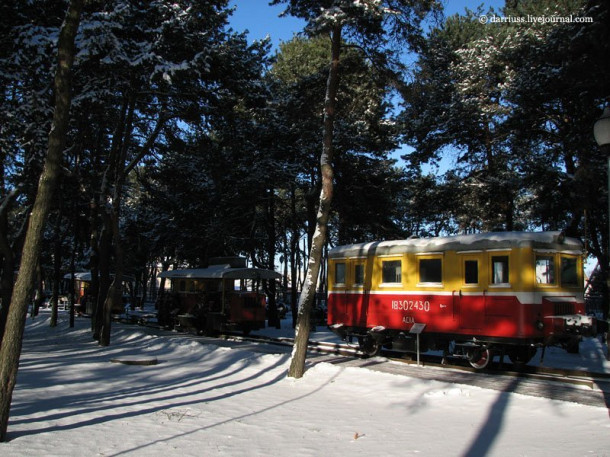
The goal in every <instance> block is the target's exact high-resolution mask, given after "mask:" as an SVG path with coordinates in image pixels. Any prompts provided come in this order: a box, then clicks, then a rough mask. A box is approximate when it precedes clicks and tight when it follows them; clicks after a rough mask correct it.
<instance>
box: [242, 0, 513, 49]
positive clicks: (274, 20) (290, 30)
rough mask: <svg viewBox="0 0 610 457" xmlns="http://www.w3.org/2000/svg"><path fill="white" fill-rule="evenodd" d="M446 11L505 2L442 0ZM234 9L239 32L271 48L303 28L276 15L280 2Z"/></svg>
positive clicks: (248, 2) (250, 1)
mask: <svg viewBox="0 0 610 457" xmlns="http://www.w3.org/2000/svg"><path fill="white" fill-rule="evenodd" d="M443 3H444V5H445V14H446V15H448V16H449V15H452V14H455V13H463V12H464V11H465V9H466V8H468V9H471V10H476V9H477V7H478V6H479V5H483V9H484V11H487V10H488V7H490V6H493V7H494V8H495V9H496V11H498V9H499V8H500V7H502V6H503V5H504V0H487V1H483V0H444V1H443ZM231 5H232V6H235V8H236V9H235V12H234V13H233V16H232V17H231V26H232V27H233V29H235V30H236V31H238V32H242V31H244V30H248V32H249V33H248V38H249V39H250V40H251V41H253V40H260V39H262V38H265V36H267V35H269V36H270V37H271V41H272V43H273V46H274V47H277V45H278V44H279V43H280V41H288V40H290V39H291V38H292V36H293V35H294V34H295V33H297V32H299V31H301V30H302V29H303V25H304V23H303V21H301V20H300V19H296V18H294V17H291V16H286V17H282V18H280V17H278V16H279V14H280V13H281V12H282V11H283V10H284V6H283V5H278V6H269V0H233V1H231Z"/></svg>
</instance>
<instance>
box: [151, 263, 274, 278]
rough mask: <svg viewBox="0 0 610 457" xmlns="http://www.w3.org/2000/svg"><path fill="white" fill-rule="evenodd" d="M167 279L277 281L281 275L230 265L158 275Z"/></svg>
mask: <svg viewBox="0 0 610 457" xmlns="http://www.w3.org/2000/svg"><path fill="white" fill-rule="evenodd" d="M159 277H160V278H169V279H279V278H281V277H282V275H281V274H279V273H277V272H275V271H273V270H264V269H261V268H233V267H231V265H230V264H226V265H211V266H209V267H208V268H187V269H182V270H169V271H164V272H162V273H160V274H159Z"/></svg>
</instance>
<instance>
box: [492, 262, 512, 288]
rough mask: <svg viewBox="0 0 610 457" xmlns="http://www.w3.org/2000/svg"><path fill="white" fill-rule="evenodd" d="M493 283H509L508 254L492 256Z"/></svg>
mask: <svg viewBox="0 0 610 457" xmlns="http://www.w3.org/2000/svg"><path fill="white" fill-rule="evenodd" d="M491 283H492V284H508V283H509V278H508V256H507V255H499V256H493V257H492V258H491Z"/></svg>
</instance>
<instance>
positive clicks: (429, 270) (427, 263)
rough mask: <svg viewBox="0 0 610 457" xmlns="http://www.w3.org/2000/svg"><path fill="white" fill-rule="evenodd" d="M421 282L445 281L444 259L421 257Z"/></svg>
mask: <svg viewBox="0 0 610 457" xmlns="http://www.w3.org/2000/svg"><path fill="white" fill-rule="evenodd" d="M419 282H434V283H441V282H443V261H442V259H419Z"/></svg>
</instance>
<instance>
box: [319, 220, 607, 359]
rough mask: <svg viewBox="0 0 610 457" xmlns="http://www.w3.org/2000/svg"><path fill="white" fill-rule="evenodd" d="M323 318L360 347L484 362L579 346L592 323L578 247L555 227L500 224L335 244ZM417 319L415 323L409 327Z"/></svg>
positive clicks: (330, 255) (578, 242)
mask: <svg viewBox="0 0 610 457" xmlns="http://www.w3.org/2000/svg"><path fill="white" fill-rule="evenodd" d="M328 263H329V265H328V276H329V278H328V324H329V326H330V328H331V329H332V330H333V331H335V332H336V333H337V334H338V335H340V336H341V337H343V338H346V339H352V338H356V339H357V340H358V341H359V343H360V347H361V349H362V350H363V351H364V352H366V353H369V354H375V353H377V352H378V351H379V349H380V348H381V347H382V346H391V347H393V348H396V349H404V350H414V349H415V346H414V342H415V335H414V334H413V333H412V332H413V331H414V330H415V329H416V328H417V331H418V332H419V331H420V330H421V329H422V328H423V332H422V333H421V334H420V344H422V346H423V348H424V349H442V350H444V351H446V352H448V353H451V354H453V355H458V356H463V357H465V358H467V359H468V360H469V361H470V363H471V364H472V365H473V366H474V367H476V368H484V367H485V366H487V364H488V362H489V361H490V360H491V359H492V357H493V355H494V354H506V355H508V356H509V357H510V359H511V360H512V361H513V362H514V363H518V364H523V363H527V362H528V361H529V360H530V359H531V357H533V355H534V354H535V352H536V349H537V348H538V347H540V346H546V345H562V346H564V347H565V348H566V349H568V350H569V351H575V350H578V342H579V340H580V338H581V336H582V335H583V334H587V333H590V332H593V331H594V327H595V320H594V319H593V318H591V317H588V316H586V313H585V304H584V293H583V246H582V244H581V242H580V241H579V240H577V239H574V238H567V237H564V236H563V235H562V234H561V233H559V232H537V233H526V232H497V233H481V234H474V235H459V236H448V237H438V238H426V239H418V238H416V239H408V240H398V241H381V242H371V243H362V244H354V245H349V246H339V247H336V248H334V249H332V250H331V251H330V252H329V260H328ZM415 324H420V325H417V326H415V327H414V325H415Z"/></svg>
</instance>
